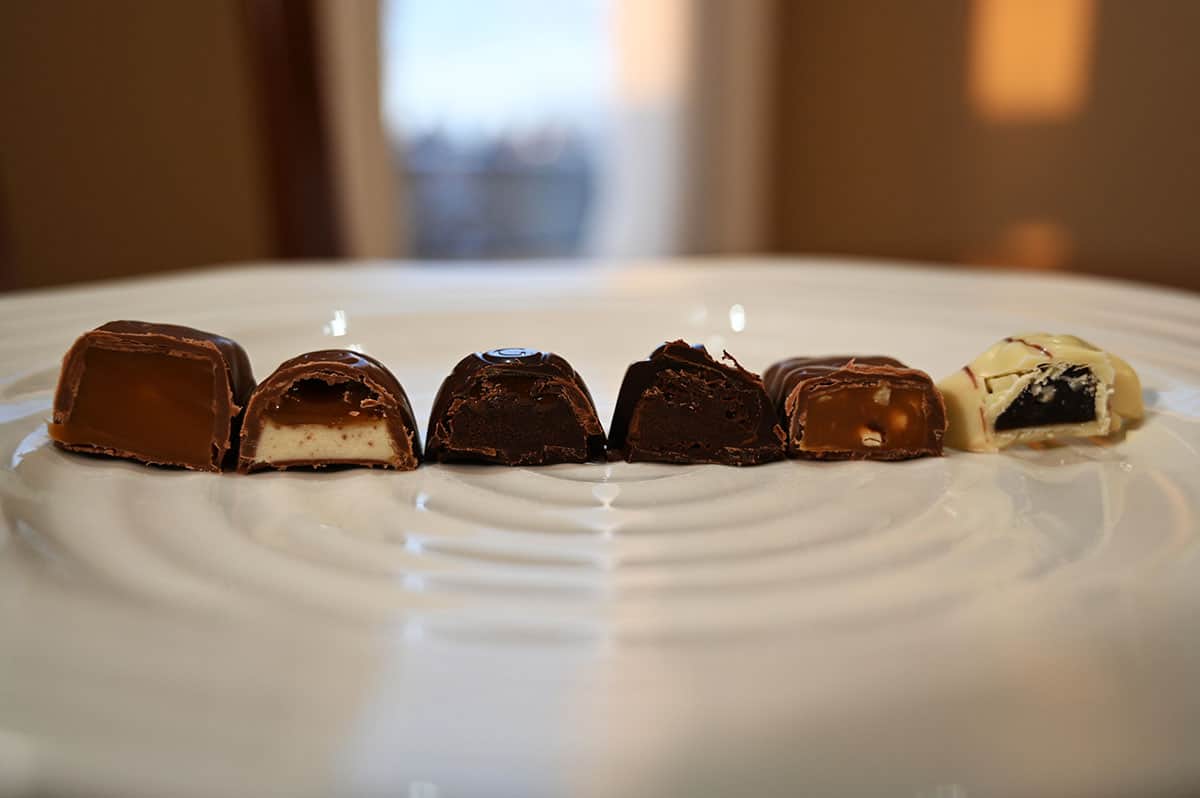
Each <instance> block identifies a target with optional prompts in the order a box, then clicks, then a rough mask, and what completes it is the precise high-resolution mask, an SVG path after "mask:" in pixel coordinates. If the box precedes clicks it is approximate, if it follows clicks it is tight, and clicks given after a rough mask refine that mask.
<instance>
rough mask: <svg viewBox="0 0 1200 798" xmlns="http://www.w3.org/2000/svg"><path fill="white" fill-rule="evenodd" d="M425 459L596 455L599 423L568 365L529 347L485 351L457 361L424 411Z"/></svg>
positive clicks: (599, 455)
mask: <svg viewBox="0 0 1200 798" xmlns="http://www.w3.org/2000/svg"><path fill="white" fill-rule="evenodd" d="M425 454H426V456H427V457H428V458H429V459H430V460H440V461H444V462H450V461H466V462H483V463H499V464H501V465H549V464H551V463H583V462H586V461H588V460H599V459H603V457H604V428H603V427H601V426H600V420H599V419H598V418H597V416H596V406H595V404H594V403H593V402H592V395H591V393H589V392H588V389H587V385H585V384H584V382H583V379H582V378H581V377H580V376H579V375H578V374H577V373H576V372H575V370H574V369H573V368H571V364H570V363H568V362H567V361H566V360H564V359H563V358H562V357H560V356H558V355H556V354H553V353H551V352H541V351H538V350H536V349H518V348H514V349H493V350H491V351H490V352H476V353H474V354H471V355H467V356H466V357H464V358H463V359H462V360H460V361H459V362H458V365H456V366H455V367H454V370H453V371H452V372H450V375H449V376H448V377H446V379H445V381H444V382H443V383H442V387H441V390H439V391H438V395H437V398H436V399H435V400H434V403H433V412H432V413H431V415H430V417H429V435H428V445H427V446H426V449H425Z"/></svg>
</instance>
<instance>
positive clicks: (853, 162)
mask: <svg viewBox="0 0 1200 798" xmlns="http://www.w3.org/2000/svg"><path fill="white" fill-rule="evenodd" d="M779 11H780V14H781V20H780V22H781V24H780V27H779V30H780V37H781V38H780V53H779V61H778V64H779V67H778V74H777V76H778V87H777V93H776V97H777V113H778V120H777V126H776V134H777V135H776V141H775V147H774V151H775V153H776V170H775V196H776V204H775V211H776V213H775V217H774V231H775V235H774V238H775V241H774V243H775V245H776V246H777V247H778V248H780V249H782V250H785V251H825V252H850V253H863V254H881V255H895V256H905V257H915V258H928V259H936V260H944V261H966V262H979V263H1005V264H1014V265H1022V266H1026V267H1028V268H1044V269H1049V268H1062V269H1071V270H1078V271H1088V272H1094V273H1099V274H1108V275H1119V276H1127V277H1134V278H1137V279H1144V280H1152V281H1157V282H1163V283H1169V284H1176V285H1183V286H1189V287H1191V288H1193V289H1200V225H1198V224H1197V222H1196V213H1197V209H1198V208H1200V102H1197V96H1198V95H1197V84H1198V82H1200V47H1197V46H1196V32H1197V31H1200V3H1196V2H1187V0H1138V1H1137V2H1126V0H973V2H962V3H959V2H950V1H949V0H904V1H903V2H892V1H891V0H889V1H888V2H867V0H853V1H850V2H843V1H841V0H781V1H780V3H779Z"/></svg>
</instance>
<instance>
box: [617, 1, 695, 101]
mask: <svg viewBox="0 0 1200 798" xmlns="http://www.w3.org/2000/svg"><path fill="white" fill-rule="evenodd" d="M689 10H690V4H689V3H687V2H685V0H653V1H652V2H646V0H621V2H619V3H617V8H616V20H615V22H616V42H617V52H618V54H619V62H618V69H619V86H620V96H621V99H622V100H623V101H625V102H627V103H633V104H640V103H658V102H664V101H667V102H674V101H675V100H677V99H678V97H679V95H680V92H681V90H682V87H683V84H684V80H685V78H686V72H687V53H688V28H689V25H688V23H689Z"/></svg>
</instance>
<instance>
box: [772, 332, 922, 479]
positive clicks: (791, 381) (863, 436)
mask: <svg viewBox="0 0 1200 798" xmlns="http://www.w3.org/2000/svg"><path fill="white" fill-rule="evenodd" d="M763 380H764V381H765V382H766V386H767V393H768V394H769V395H770V397H771V400H772V401H773V402H774V403H775V406H776V408H777V409H778V411H779V415H780V418H781V419H782V420H783V423H784V426H785V427H786V428H787V431H788V439H787V452H788V454H789V455H790V456H792V457H805V458H813V459H817V460H907V459H910V458H913V457H925V456H929V455H935V456H936V455H940V454H941V453H942V437H943V436H944V435H945V433H946V408H945V405H944V404H943V403H942V396H941V394H940V393H939V392H938V390H937V388H935V387H934V385H933V381H932V380H931V379H930V378H929V375H928V374H926V373H925V372H923V371H917V370H916V369H910V368H908V367H907V366H905V365H904V364H903V363H901V362H900V361H899V360H896V359H894V358H890V357H862V356H850V355H836V356H830V357H794V358H790V359H788V360H783V361H780V362H779V363H776V364H774V365H773V366H771V367H770V368H769V369H767V370H766V372H765V373H764V374H763Z"/></svg>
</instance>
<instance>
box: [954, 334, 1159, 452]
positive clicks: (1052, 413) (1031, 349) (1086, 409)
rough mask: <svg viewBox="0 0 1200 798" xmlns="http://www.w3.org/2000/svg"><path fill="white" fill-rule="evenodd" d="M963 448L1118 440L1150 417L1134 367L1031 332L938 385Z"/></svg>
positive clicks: (1071, 340)
mask: <svg viewBox="0 0 1200 798" xmlns="http://www.w3.org/2000/svg"><path fill="white" fill-rule="evenodd" d="M938 387H939V388H940V389H941V391H942V395H943V396H945V397H946V410H947V412H948V414H949V418H950V430H949V432H948V433H947V435H946V443H947V444H948V445H950V446H953V447H954V448H956V449H967V450H969V451H974V452H995V451H998V450H1000V449H1003V448H1005V447H1006V446H1011V445H1013V444H1016V443H1036V442H1039V441H1047V440H1051V439H1055V438H1078V437H1087V436H1105V435H1111V434H1113V433H1115V432H1118V431H1119V430H1121V428H1122V427H1124V426H1125V425H1126V424H1127V423H1128V422H1130V421H1134V420H1137V419H1140V418H1141V417H1142V413H1143V410H1142V386H1141V383H1140V382H1139V381H1138V377H1137V374H1135V373H1134V371H1133V369H1132V368H1130V366H1129V364H1128V363H1126V362H1125V361H1124V360H1122V359H1121V358H1119V357H1117V356H1116V355H1112V354H1109V353H1108V352H1105V351H1104V350H1102V349H1099V348H1097V347H1095V346H1093V345H1091V344H1089V343H1088V342H1087V341H1084V340H1082V339H1080V338H1076V337H1075V336H1073V335H1050V334H1049V333H1026V334H1024V335H1014V336H1011V337H1009V338H1005V339H1004V340H1002V341H1000V342H998V343H997V344H996V345H995V346H993V347H992V348H991V349H988V350H987V351H986V352H984V353H983V354H981V355H980V356H979V357H977V358H975V360H973V361H971V362H970V363H969V364H967V365H966V366H963V367H962V368H961V369H959V370H958V371H956V372H954V373H953V374H951V375H950V376H949V377H946V378H945V379H944V380H942V381H941V382H939V383H938Z"/></svg>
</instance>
